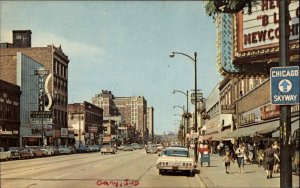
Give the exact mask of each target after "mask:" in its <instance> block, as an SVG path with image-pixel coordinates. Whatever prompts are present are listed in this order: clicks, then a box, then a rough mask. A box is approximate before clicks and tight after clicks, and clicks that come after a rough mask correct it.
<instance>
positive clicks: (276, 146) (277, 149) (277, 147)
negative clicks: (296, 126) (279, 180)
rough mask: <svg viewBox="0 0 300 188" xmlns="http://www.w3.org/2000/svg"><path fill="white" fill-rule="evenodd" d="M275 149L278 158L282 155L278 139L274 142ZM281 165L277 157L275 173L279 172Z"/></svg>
mask: <svg viewBox="0 0 300 188" xmlns="http://www.w3.org/2000/svg"><path fill="white" fill-rule="evenodd" d="M273 149H274V152H275V154H276V155H277V156H278V158H279V155H280V148H279V146H278V143H277V142H276V141H275V142H274V144H273ZM279 167H280V163H279V160H277V158H276V157H275V160H274V169H273V172H274V173H278V172H279Z"/></svg>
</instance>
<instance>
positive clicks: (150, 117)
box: [146, 106, 154, 143]
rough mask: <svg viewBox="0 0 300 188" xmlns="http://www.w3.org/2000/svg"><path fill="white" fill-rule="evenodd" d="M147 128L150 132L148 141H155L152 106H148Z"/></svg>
mask: <svg viewBox="0 0 300 188" xmlns="http://www.w3.org/2000/svg"><path fill="white" fill-rule="evenodd" d="M147 129H148V132H149V138H148V139H146V140H148V141H151V142H152V143H153V142H154V108H153V107H152V106H149V107H147Z"/></svg>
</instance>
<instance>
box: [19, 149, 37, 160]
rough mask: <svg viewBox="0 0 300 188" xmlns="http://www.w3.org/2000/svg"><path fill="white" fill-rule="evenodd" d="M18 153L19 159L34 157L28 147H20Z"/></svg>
mask: <svg viewBox="0 0 300 188" xmlns="http://www.w3.org/2000/svg"><path fill="white" fill-rule="evenodd" d="M19 153H20V158H21V159H33V158H34V153H33V151H32V150H31V149H29V148H20V150H19Z"/></svg>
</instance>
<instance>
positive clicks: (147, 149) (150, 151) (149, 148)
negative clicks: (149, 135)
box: [146, 146, 158, 153]
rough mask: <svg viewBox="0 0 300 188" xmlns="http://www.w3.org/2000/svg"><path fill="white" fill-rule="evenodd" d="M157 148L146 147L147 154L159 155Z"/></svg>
mask: <svg viewBox="0 0 300 188" xmlns="http://www.w3.org/2000/svg"><path fill="white" fill-rule="evenodd" d="M157 151H158V150H157V148H156V147H155V146H148V147H146V153H157Z"/></svg>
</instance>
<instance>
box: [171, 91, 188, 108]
mask: <svg viewBox="0 0 300 188" xmlns="http://www.w3.org/2000/svg"><path fill="white" fill-rule="evenodd" d="M176 92H179V93H182V94H184V95H185V96H186V113H189V90H186V93H185V92H183V91H180V90H173V92H172V93H173V94H175V93H176Z"/></svg>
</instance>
